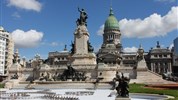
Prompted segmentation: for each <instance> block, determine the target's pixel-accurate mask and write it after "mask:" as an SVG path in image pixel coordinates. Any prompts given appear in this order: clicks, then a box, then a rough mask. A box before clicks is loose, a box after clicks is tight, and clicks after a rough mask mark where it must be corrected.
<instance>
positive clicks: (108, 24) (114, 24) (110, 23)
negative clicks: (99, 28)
mask: <svg viewBox="0 0 178 100" xmlns="http://www.w3.org/2000/svg"><path fill="white" fill-rule="evenodd" d="M108 29H109V30H110V29H116V30H119V22H118V21H117V19H116V17H115V16H114V13H113V10H112V8H111V9H110V14H109V17H108V19H107V20H106V21H105V24H104V30H108Z"/></svg>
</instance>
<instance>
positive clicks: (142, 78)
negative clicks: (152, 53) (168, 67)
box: [130, 71, 175, 84]
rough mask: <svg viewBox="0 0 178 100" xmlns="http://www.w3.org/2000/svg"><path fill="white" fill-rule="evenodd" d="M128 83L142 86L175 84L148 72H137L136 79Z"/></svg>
mask: <svg viewBox="0 0 178 100" xmlns="http://www.w3.org/2000/svg"><path fill="white" fill-rule="evenodd" d="M130 83H142V84H174V83H175V82H171V81H167V80H164V79H162V77H161V76H160V75H157V74H155V73H153V72H150V71H138V72H137V79H131V81H130Z"/></svg>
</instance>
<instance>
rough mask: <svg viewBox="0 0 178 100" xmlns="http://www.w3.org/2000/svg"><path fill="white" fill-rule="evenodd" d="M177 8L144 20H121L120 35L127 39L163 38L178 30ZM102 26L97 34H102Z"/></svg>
mask: <svg viewBox="0 0 178 100" xmlns="http://www.w3.org/2000/svg"><path fill="white" fill-rule="evenodd" d="M177 12H178V6H176V7H172V8H171V10H170V11H169V12H168V13H167V14H166V15H165V16H161V15H159V14H157V13H154V14H152V15H150V16H149V17H147V18H145V19H143V20H142V19H129V20H128V19H122V20H121V21H120V22H119V25H120V30H121V33H122V35H123V36H124V37H128V38H135V37H136V38H149V37H156V36H165V35H167V34H168V33H169V32H171V31H173V30H176V29H178V13H177ZM103 30H104V25H102V26H101V27H100V29H99V30H98V32H97V34H98V35H101V34H103Z"/></svg>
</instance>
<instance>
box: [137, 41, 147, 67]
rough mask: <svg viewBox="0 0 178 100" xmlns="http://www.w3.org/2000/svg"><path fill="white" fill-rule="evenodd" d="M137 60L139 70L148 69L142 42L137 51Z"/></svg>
mask: <svg viewBox="0 0 178 100" xmlns="http://www.w3.org/2000/svg"><path fill="white" fill-rule="evenodd" d="M137 61H138V62H137V70H147V65H146V62H145V58H144V49H143V47H142V45H141V44H140V46H139V49H138V51H137Z"/></svg>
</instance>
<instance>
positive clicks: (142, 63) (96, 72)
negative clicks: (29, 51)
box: [0, 8, 177, 87]
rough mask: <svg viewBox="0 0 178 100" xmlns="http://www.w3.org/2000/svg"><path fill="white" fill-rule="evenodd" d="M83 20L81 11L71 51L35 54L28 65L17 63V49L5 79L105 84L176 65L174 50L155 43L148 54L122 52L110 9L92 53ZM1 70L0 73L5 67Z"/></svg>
mask: <svg viewBox="0 0 178 100" xmlns="http://www.w3.org/2000/svg"><path fill="white" fill-rule="evenodd" d="M79 11H80V10H79ZM87 18H88V17H87V14H86V13H85V11H83V10H82V11H80V18H78V19H77V21H76V24H77V27H76V29H75V30H74V33H73V36H74V41H73V43H72V44H71V46H72V47H71V50H67V49H66V46H65V48H64V50H63V51H54V52H49V54H48V58H47V59H41V58H40V56H39V55H36V56H35V58H34V59H32V60H30V62H26V61H25V59H23V60H21V61H20V56H19V53H18V50H17V51H16V52H15V53H14V56H13V64H11V67H10V68H9V69H8V72H9V74H8V79H9V80H11V79H18V80H19V81H65V80H68V79H71V80H72V81H76V80H78V81H81V80H82V81H93V80H95V81H96V80H97V81H107V82H109V81H113V79H114V77H115V76H116V74H117V73H120V74H121V73H124V75H125V76H127V77H129V78H131V79H137V78H138V77H140V76H141V74H140V72H145V73H146V72H148V71H151V72H153V73H155V74H159V75H162V74H163V73H167V72H173V68H172V66H173V65H175V64H176V62H175V61H173V58H174V57H175V59H174V60H176V59H177V58H176V55H177V52H176V50H177V47H175V52H174V53H173V52H172V51H171V50H169V49H168V48H162V47H161V46H160V44H159V42H157V45H156V47H155V48H152V49H151V50H149V52H145V51H144V49H143V47H142V45H141V44H140V46H139V48H138V50H137V52H124V51H123V46H122V43H121V35H122V33H121V31H120V28H119V22H118V20H117V19H116V17H115V16H114V12H113V10H112V8H111V9H110V12H109V16H108V18H107V19H106V21H105V24H104V34H103V43H102V46H101V48H100V49H99V51H98V52H97V53H94V52H93V47H92V46H91V44H90V41H89V38H90V37H89V36H90V33H89V32H88V29H87V23H86V19H87ZM0 31H1V30H0ZM176 41H177V40H175V44H176V43H177V42H176ZM10 50H12V49H10ZM9 57H11V56H9ZM11 59H12V58H11ZM0 67H1V66H0ZM2 68H3V69H2ZM2 68H1V70H0V72H1V73H2V72H3V70H4V69H5V67H2ZM7 87H13V84H12V83H8V84H7Z"/></svg>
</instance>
